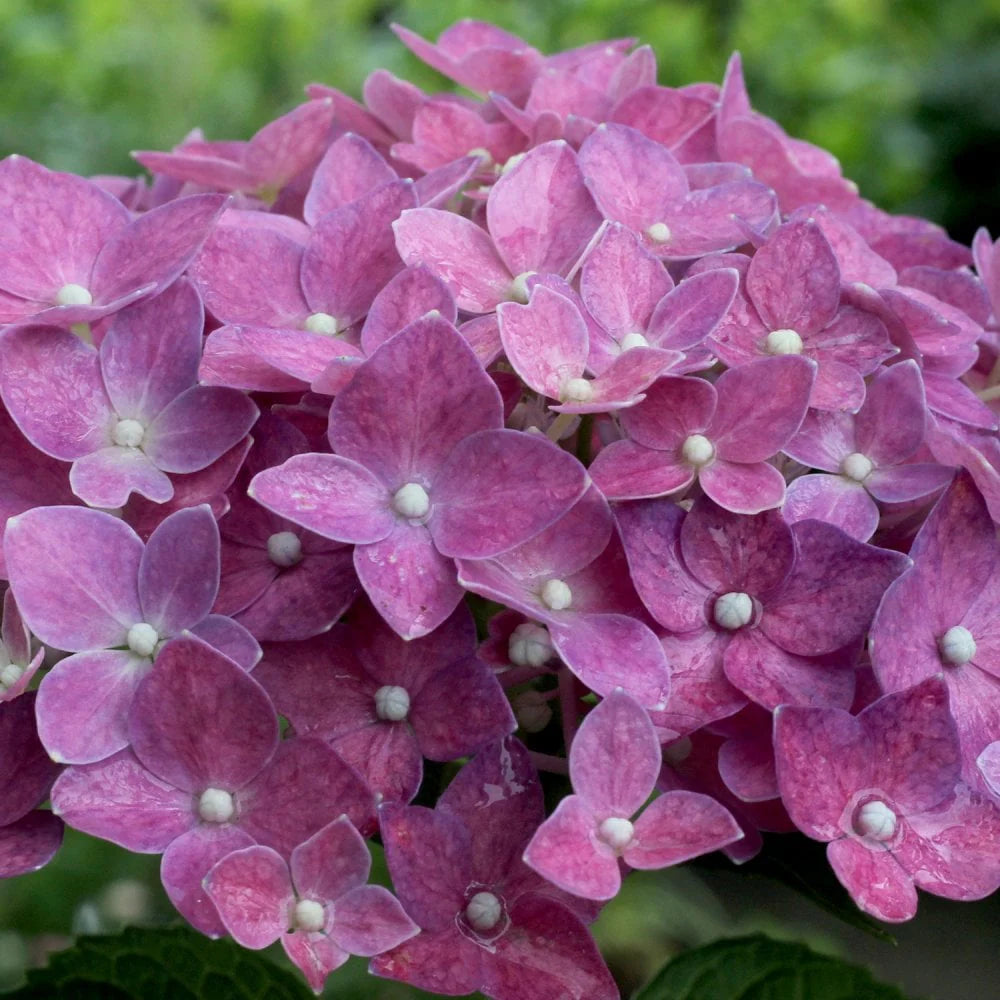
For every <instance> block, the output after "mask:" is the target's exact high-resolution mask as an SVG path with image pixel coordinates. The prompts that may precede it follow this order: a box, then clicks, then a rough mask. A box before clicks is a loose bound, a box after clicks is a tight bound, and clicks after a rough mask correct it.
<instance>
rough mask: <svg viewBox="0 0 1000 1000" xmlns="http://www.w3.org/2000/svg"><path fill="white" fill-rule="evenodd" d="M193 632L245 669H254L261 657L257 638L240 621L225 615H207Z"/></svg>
mask: <svg viewBox="0 0 1000 1000" xmlns="http://www.w3.org/2000/svg"><path fill="white" fill-rule="evenodd" d="M191 634H192V635H196V636H197V637H198V638H199V639H201V640H202V641H204V642H207V643H208V644H209V645H210V646H213V647H214V648H215V649H217V650H218V651H219V652H220V653H224V654H225V655H226V656H228V657H229V659H231V660H233V661H234V662H235V663H236V664H237V665H239V666H241V667H242V668H243V669H244V670H253V668H254V667H255V666H256V665H257V661H258V660H259V659H260V655H261V654H260V646H258V645H257V640H256V639H254V637H253V636H252V635H251V634H250V633H249V632H248V631H247V630H246V629H245V628H244V627H243V626H242V625H241V624H240V623H239V622H236V621H233V619H232V618H227V617H226V616H225V615H207V616H206V617H205V618H203V619H202V620H201V621H200V622H198V623H197V624H196V625H195V626H193V627H192V629H191Z"/></svg>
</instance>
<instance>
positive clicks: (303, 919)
mask: <svg viewBox="0 0 1000 1000" xmlns="http://www.w3.org/2000/svg"><path fill="white" fill-rule="evenodd" d="M292 923H293V924H294V926H295V929H296V930H300V931H310V932H314V931H321V930H322V929H323V926H324V925H325V924H326V912H325V911H324V909H323V904H322V903H319V902H317V901H316V900H315V899H300V900H299V901H298V902H297V903H296V904H295V915H294V916H293V917H292Z"/></svg>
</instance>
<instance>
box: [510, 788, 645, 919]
mask: <svg viewBox="0 0 1000 1000" xmlns="http://www.w3.org/2000/svg"><path fill="white" fill-rule="evenodd" d="M630 815H631V814H630ZM599 824H600V818H599V817H598V816H595V815H594V810H593V809H592V808H591V807H590V806H588V805H587V804H586V803H585V802H584V800H583V799H582V798H581V797H580V796H579V795H567V796H566V798H564V799H563V800H562V801H561V802H560V803H559V805H558V806H556V809H555V811H554V812H553V813H552V815H551V816H549V818H548V819H547V820H546V821H545V822H544V823H543V824H542V825H541V826H540V827H539V828H538V829H537V830H536V831H535V835H534V836H533V837H532V838H531V841H530V842H529V844H528V846H527V847H526V848H525V851H524V861H525V864H527V865H528V866H529V867H531V868H533V869H534V870H535V871H536V872H538V874H539V875H541V876H542V877H543V878H546V879H548V880H549V881H550V882H551V883H552V884H553V885H556V886H558V887H559V888H560V889H564V890H565V891H566V892H571V893H573V894H574V895H575V896H582V897H583V898H584V899H599V900H604V899H613V898H614V897H615V896H617V895H618V890H619V889H620V888H621V884H622V877H621V872H620V871H619V869H618V858H617V857H616V856H615V853H614V851H612V850H611V848H609V847H608V846H607V845H606V844H604V843H602V842H601V841H600V840H598V838H597V836H596V833H597V827H598V826H599Z"/></svg>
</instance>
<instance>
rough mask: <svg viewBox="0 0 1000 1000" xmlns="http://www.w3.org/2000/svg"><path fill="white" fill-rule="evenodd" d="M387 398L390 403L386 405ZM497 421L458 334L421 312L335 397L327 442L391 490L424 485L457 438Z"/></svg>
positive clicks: (495, 400)
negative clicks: (328, 440) (417, 318)
mask: <svg viewBox="0 0 1000 1000" xmlns="http://www.w3.org/2000/svg"><path fill="white" fill-rule="evenodd" d="M389 396H391V397H392V398H393V399H394V400H395V402H394V405H393V406H391V407H386V406H385V405H384V401H385V399H386V398H388V397H389ZM501 420H502V416H501V402H500V395H499V393H498V392H497V388H496V386H495V385H494V384H493V381H492V380H491V379H490V378H489V376H488V375H487V374H486V373H485V372H484V371H483V370H482V367H481V366H480V364H479V361H478V360H477V359H476V356H475V355H474V354H473V352H472V349H471V348H470V347H469V345H468V344H467V343H466V342H465V340H464V339H463V337H462V335H461V334H460V333H459V332H458V331H457V330H456V329H455V328H454V327H453V326H452V325H451V324H450V323H448V322H447V321H445V320H444V319H443V318H441V317H427V318H424V319H421V320H418V321H417V322H416V323H413V324H411V325H410V326H409V327H408V328H407V329H406V330H404V331H403V332H402V333H400V334H398V335H397V336H395V337H393V338H392V340H390V341H388V342H387V343H386V344H385V345H384V346H382V347H381V348H379V350H377V351H376V352H375V354H374V355H373V356H372V357H371V358H370V359H369V361H368V362H367V363H366V364H364V365H362V367H361V368H360V369H358V371H357V373H356V374H355V376H354V379H353V381H352V382H351V384H350V385H349V386H348V387H347V388H346V389H345V390H344V391H343V392H341V393H340V394H339V395H338V396H337V399H336V400H335V402H334V404H333V407H332V409H331V410H330V444H331V446H332V447H333V449H334V451H336V452H337V454H338V455H341V456H343V457H344V458H345V459H350V460H352V461H355V462H358V463H360V464H362V465H364V466H365V467H366V468H368V469H370V470H371V471H372V472H373V473H374V474H375V475H377V476H378V477H379V478H380V479H381V480H382V481H383V482H384V483H385V484H386V486H387V487H388V488H389V489H390V490H393V491H395V490H398V489H399V488H400V487H402V486H403V485H405V484H406V483H411V482H418V483H422V484H423V485H424V486H425V487H429V486H432V485H433V484H434V481H435V479H436V478H437V476H438V474H439V470H440V468H441V466H442V465H443V464H444V463H445V462H446V460H447V459H448V455H449V453H450V452H452V451H453V449H454V448H455V447H456V445H458V443H459V442H460V441H462V439H463V438H466V437H467V436H468V435H469V434H472V433H474V432H475V431H482V430H485V429H487V428H491V427H499V426H500V423H501ZM431 502H432V503H434V502H436V501H435V498H434V497H433V496H432V498H431Z"/></svg>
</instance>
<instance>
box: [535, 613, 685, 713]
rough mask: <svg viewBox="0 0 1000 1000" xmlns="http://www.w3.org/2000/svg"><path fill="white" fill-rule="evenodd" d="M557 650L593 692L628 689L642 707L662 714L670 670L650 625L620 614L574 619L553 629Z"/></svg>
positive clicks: (554, 643) (583, 615)
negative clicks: (617, 688) (618, 688)
mask: <svg viewBox="0 0 1000 1000" xmlns="http://www.w3.org/2000/svg"><path fill="white" fill-rule="evenodd" d="M550 631H551V634H552V642H553V645H554V646H555V647H556V651H557V652H558V653H559V655H560V656H561V657H562V658H563V660H565V662H566V664H567V666H569V668H570V669H571V670H572V671H573V673H574V674H576V676H577V677H579V678H580V680H581V681H583V683H584V684H586V685H587V687H589V688H590V689H591V690H593V691H596V692H597V693H598V694H602V695H608V694H610V693H611V692H612V691H613V690H614V689H615V688H616V687H621V688H624V689H625V691H626V692H628V694H630V695H631V696H632V697H633V698H635V700H636V701H638V702H639V704H641V705H643V706H644V707H645V708H648V709H650V710H660V709H662V708H663V707H664V706H665V705H666V702H667V697H668V695H669V693H670V669H669V667H668V665H667V661H666V657H665V656H664V655H663V647H662V646H660V644H659V642H658V641H657V638H656V636H655V635H654V634H653V631H652V630H651V629H650V628H649V626H647V625H644V624H643V623H642V622H640V621H639V620H638V619H636V618H632V617H630V616H628V615H621V614H580V615H573V616H572V621H571V622H570V621H567V623H566V625H565V626H552V627H551V628H550Z"/></svg>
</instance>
